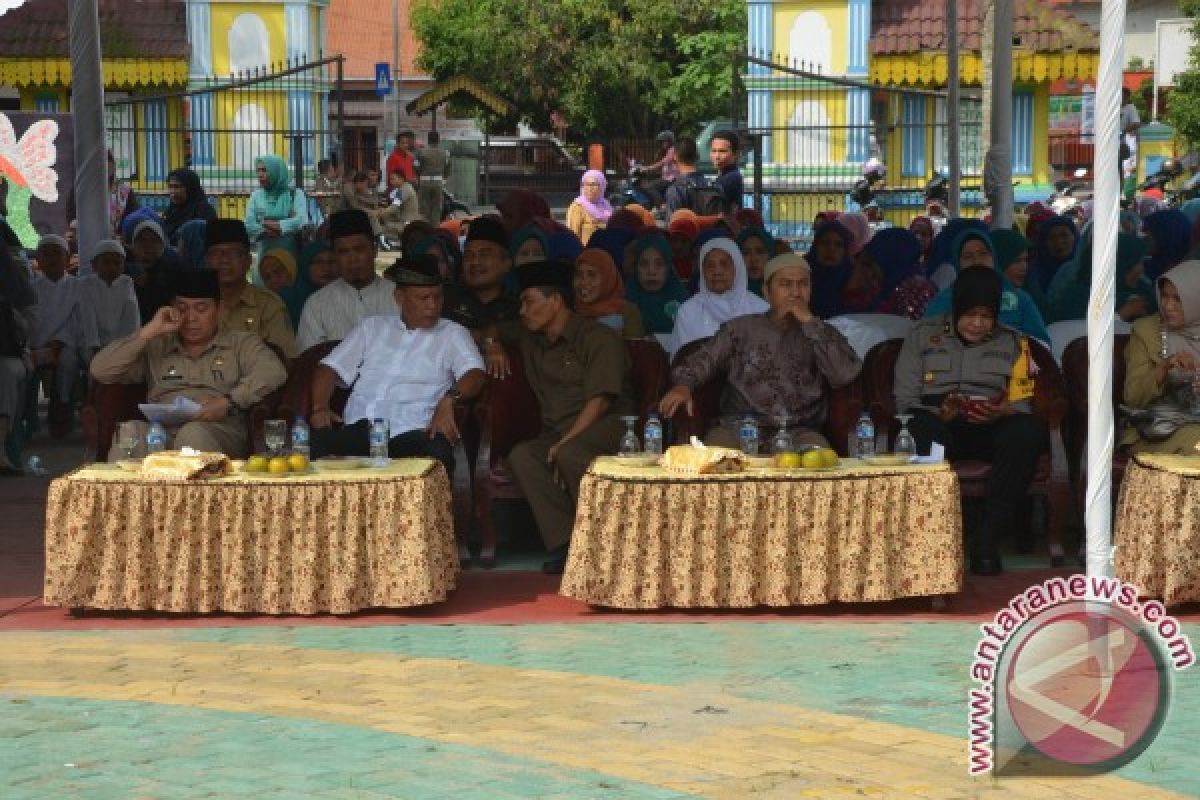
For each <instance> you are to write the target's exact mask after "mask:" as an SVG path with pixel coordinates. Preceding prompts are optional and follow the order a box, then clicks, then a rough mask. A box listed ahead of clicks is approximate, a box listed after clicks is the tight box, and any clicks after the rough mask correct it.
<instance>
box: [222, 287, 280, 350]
mask: <svg viewBox="0 0 1200 800" xmlns="http://www.w3.org/2000/svg"><path fill="white" fill-rule="evenodd" d="M221 330H223V331H248V332H250V333H257V334H258V336H259V338H260V339H262V340H263V341H264V342H266V343H267V344H271V345H274V346H275V347H277V348H279V352H281V353H283V356H284V358H289V359H291V358H295V357H296V353H297V348H296V334H295V333H294V332H293V331H292V321H291V318H290V317H289V316H288V312H287V306H285V305H284V304H283V301H282V300H280V299H279V295H277V294H275V293H274V292H272V291H270V290H268V289H260V288H258V287H257V286H251V285H250V284H246V288H245V289H243V290H242V293H241V295H240V296H239V297H238V299H237V301H236V302H235V303H234V304H233V305H231V306H228V307H226V306H222V307H221Z"/></svg>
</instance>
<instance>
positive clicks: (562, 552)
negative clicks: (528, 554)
mask: <svg viewBox="0 0 1200 800" xmlns="http://www.w3.org/2000/svg"><path fill="white" fill-rule="evenodd" d="M566 568H567V548H565V547H560V548H559V549H557V550H555V551H553V552H552V553H550V558H549V559H547V560H546V561H545V562H544V563H543V564H542V572H544V573H545V574H547V575H562V574H563V570H564V569H566Z"/></svg>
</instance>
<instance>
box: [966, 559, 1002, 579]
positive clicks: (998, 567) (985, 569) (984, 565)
mask: <svg viewBox="0 0 1200 800" xmlns="http://www.w3.org/2000/svg"><path fill="white" fill-rule="evenodd" d="M1002 572H1004V566H1003V565H1002V564H1001V563H1000V559H999V558H972V559H971V573H972V574H973V575H999V574H1000V573H1002Z"/></svg>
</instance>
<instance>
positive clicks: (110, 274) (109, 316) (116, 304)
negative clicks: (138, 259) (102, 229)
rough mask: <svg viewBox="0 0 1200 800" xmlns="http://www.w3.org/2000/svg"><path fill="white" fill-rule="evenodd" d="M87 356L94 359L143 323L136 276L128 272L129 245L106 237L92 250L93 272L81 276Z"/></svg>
mask: <svg viewBox="0 0 1200 800" xmlns="http://www.w3.org/2000/svg"><path fill="white" fill-rule="evenodd" d="M79 307H80V309H81V310H82V312H83V316H82V322H81V330H82V336H83V358H84V361H85V362H88V363H90V362H91V360H92V356H93V355H95V354H96V352H97V351H99V350H100V349H101V348H102V347H107V346H108V345H110V344H112V343H113V342H115V341H117V340H118V339H123V338H125V337H126V336H129V335H131V334H133V333H134V332H135V331H137V330H138V328H140V327H141V326H142V317H141V312H140V310H139V309H138V302H137V293H136V291H135V290H134V287H133V279H132V278H130V277H129V276H128V275H126V274H125V248H124V247H123V246H122V245H121V243H120V242H118V241H117V240H116V239H102V240H100V241H99V242H96V246H95V247H94V248H93V250H92V273H91V274H90V275H85V276H83V277H82V278H80V279H79Z"/></svg>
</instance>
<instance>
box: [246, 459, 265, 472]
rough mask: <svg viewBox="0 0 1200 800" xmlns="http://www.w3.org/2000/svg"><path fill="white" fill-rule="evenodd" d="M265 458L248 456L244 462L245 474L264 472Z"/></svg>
mask: <svg viewBox="0 0 1200 800" xmlns="http://www.w3.org/2000/svg"><path fill="white" fill-rule="evenodd" d="M266 471H267V457H266V456H250V458H249V459H248V460H247V461H246V472H266Z"/></svg>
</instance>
